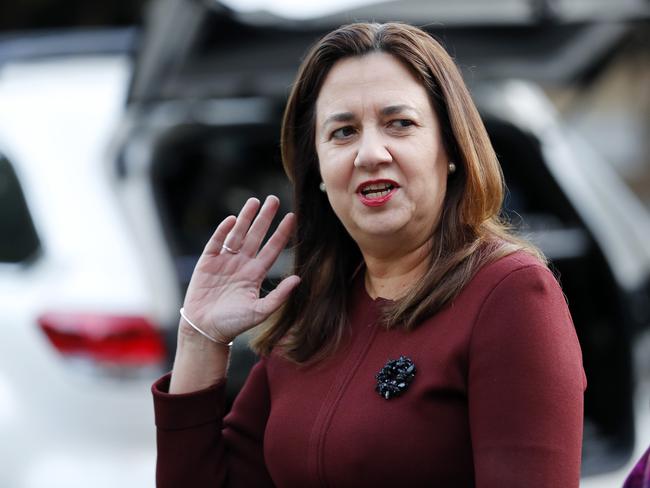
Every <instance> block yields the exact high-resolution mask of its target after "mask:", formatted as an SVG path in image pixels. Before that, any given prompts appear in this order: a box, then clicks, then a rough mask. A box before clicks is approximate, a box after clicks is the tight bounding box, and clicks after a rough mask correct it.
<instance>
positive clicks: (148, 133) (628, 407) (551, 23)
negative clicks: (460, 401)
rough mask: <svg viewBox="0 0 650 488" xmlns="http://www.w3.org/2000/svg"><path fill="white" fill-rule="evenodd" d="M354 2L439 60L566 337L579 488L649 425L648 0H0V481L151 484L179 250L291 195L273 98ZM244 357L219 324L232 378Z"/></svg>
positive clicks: (627, 451)
mask: <svg viewBox="0 0 650 488" xmlns="http://www.w3.org/2000/svg"><path fill="white" fill-rule="evenodd" d="M355 20H375V21H379V22H381V21H390V20H400V21H405V22H409V23H412V24H415V25H418V26H421V27H424V28H425V29H427V30H428V31H429V32H430V33H431V34H432V35H434V36H436V37H437V38H438V39H439V40H440V41H441V42H442V43H443V44H444V45H445V46H446V47H447V49H448V50H449V51H450V52H451V53H452V54H453V56H454V57H455V58H456V60H457V62H458V64H459V66H460V67H461V69H462V71H463V73H464V76H465V79H466V81H467V83H468V85H469V87H470V89H471V91H472V94H473V96H474V98H475V100H476V102H477V105H478V106H479V109H480V111H481V113H482V116H483V118H484V120H485V123H486V126H487V128H488V132H489V133H490V137H491V139H492V142H493V144H494V146H495V148H496V151H497V153H498V155H499V158H500V161H501V163H502V166H503V169H504V174H505V177H506V181H507V185H508V195H507V198H506V205H505V212H506V214H507V216H508V217H509V218H510V219H511V221H512V222H513V224H515V225H516V227H517V229H518V231H519V232H521V233H522V234H524V235H526V236H528V237H529V238H530V239H532V240H533V241H534V242H536V243H537V244H538V245H539V246H540V247H541V248H542V250H543V251H544V252H545V253H546V254H547V255H548V256H549V258H550V259H551V261H552V266H553V269H554V270H555V272H556V274H557V275H558V277H559V279H560V281H561V282H562V286H563V288H564V291H565V294H566V296H567V299H568V301H569V306H570V308H571V312H572V315H573V318H574V322H575V325H576V329H577V331H578V335H579V338H580V341H581V345H582V349H583V354H584V364H585V369H586V372H587V377H588V381H589V386H588V389H587V392H586V404H585V434H584V443H583V482H582V486H584V487H591V488H596V487H617V486H620V485H621V483H622V481H623V479H624V477H625V475H626V473H627V472H628V471H629V470H630V469H631V466H632V464H633V463H634V461H635V460H636V459H637V458H638V457H640V455H641V453H642V452H643V451H644V450H645V449H646V448H647V447H648V445H650V329H649V327H648V326H649V324H650V213H649V212H650V2H648V1H647V0H617V1H616V2H613V1H611V0H493V1H490V2H485V1H483V0H456V1H454V2H447V1H443V0H430V1H425V0H403V1H380V2H378V1H374V2H373V1H370V0H366V1H363V0H355V1H351V0H348V1H346V2H343V1H334V0H329V1H328V2H321V1H313V2H305V1H293V0H284V1H282V0H273V1H261V0H260V1H256V0H228V1H222V2H219V1H215V0H213V1H207V0H206V1H202V0H149V1H143V0H129V1H126V0H120V1H117V0H113V1H111V2H108V1H103V2H102V1H98V2H81V1H77V0H74V1H68V2H65V3H64V2H61V1H58V0H20V1H19V2H4V3H3V4H2V5H1V6H0V331H2V335H1V340H0V438H2V443H0V486H2V487H9V488H44V487H48V488H51V487H66V488H71V487H72V488H75V487H87V486H95V487H104V486H105V487H117V486H119V487H126V488H128V487H145V486H151V487H153V486H154V472H153V470H154V463H155V431H154V426H153V415H152V406H151V398H150V393H149V388H150V384H151V382H152V381H153V380H154V379H155V378H156V377H157V376H158V375H160V374H162V373H163V372H164V371H166V370H167V369H168V368H169V367H170V364H171V358H172V357H173V352H174V351H173V349H174V342H175V329H176V326H177V324H178V308H179V306H180V304H181V302H182V297H183V294H184V290H185V287H186V286H187V283H188V281H189V277H190V275H191V271H192V269H193V266H194V263H195V262H196V259H197V258H198V255H199V253H200V252H201V249H202V247H203V244H204V242H205V241H206V240H207V238H208V237H209V235H210V234H211V232H212V230H213V228H214V226H215V225H216V224H217V223H218V222H219V221H220V220H221V219H222V218H223V217H225V216H226V215H228V214H230V213H233V212H236V211H237V210H238V208H239V207H240V205H241V204H242V203H243V202H244V201H245V199H246V198H248V197H249V196H251V195H255V196H258V197H263V196H265V195H267V194H269V193H274V194H276V195H278V196H280V198H281V201H282V205H283V209H282V210H283V211H288V210H289V209H290V208H291V189H290V187H289V184H288V182H287V181H286V178H285V176H284V173H283V172H282V166H281V161H280V156H279V126H280V119H281V114H282V110H283V106H284V102H285V100H286V96H287V94H288V91H289V89H290V86H291V83H292V81H293V77H294V75H295V72H296V69H297V66H298V63H299V61H300V59H301V58H302V56H303V55H304V53H305V51H306V49H307V48H308V46H309V45H310V44H311V43H312V42H314V41H315V40H316V39H317V38H318V37H320V36H321V35H323V34H324V33H325V32H327V31H329V30H331V29H333V28H335V27H337V26H338V25H340V24H343V23H347V22H351V21H355ZM289 262H290V256H289V255H287V254H285V255H283V256H281V259H280V260H279V262H278V263H277V265H276V266H275V267H274V269H273V270H272V271H271V273H270V276H269V282H268V283H267V286H272V285H273V283H274V281H276V280H277V279H278V278H279V277H280V276H281V275H282V274H283V273H284V272H285V271H286V270H287V266H288V263H289ZM254 361H255V358H254V357H253V356H252V354H251V353H250V351H249V350H248V349H247V347H246V337H242V338H239V339H238V340H237V341H236V343H235V347H234V350H233V362H232V368H231V369H232V373H231V380H230V383H229V388H230V391H229V395H230V398H232V396H233V395H234V394H235V393H236V392H237V390H238V388H239V386H240V385H241V383H242V381H243V380H244V379H245V377H246V374H247V372H248V369H249V368H250V366H251V364H252V363H253V362H254Z"/></svg>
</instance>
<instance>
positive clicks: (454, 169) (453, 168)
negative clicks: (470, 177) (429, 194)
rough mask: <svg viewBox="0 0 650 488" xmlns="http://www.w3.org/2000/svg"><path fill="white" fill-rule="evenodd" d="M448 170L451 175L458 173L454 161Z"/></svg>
mask: <svg viewBox="0 0 650 488" xmlns="http://www.w3.org/2000/svg"><path fill="white" fill-rule="evenodd" d="M447 168H448V171H449V174H452V173H455V172H456V163H453V162H452V161H450V162H449V165H448V166H447Z"/></svg>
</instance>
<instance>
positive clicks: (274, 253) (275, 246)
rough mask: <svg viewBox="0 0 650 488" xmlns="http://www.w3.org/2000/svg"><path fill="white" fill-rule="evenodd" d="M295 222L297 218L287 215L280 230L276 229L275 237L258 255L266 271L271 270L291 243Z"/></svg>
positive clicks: (272, 237) (279, 227)
mask: <svg viewBox="0 0 650 488" xmlns="http://www.w3.org/2000/svg"><path fill="white" fill-rule="evenodd" d="M295 222H296V216H295V215H294V214H292V213H288V214H287V215H285V216H284V218H283V219H282V221H281V222H280V224H279V225H278V228H277V229H275V232H274V233H273V235H272V236H271V237H270V238H269V240H268V241H267V242H266V244H265V245H264V247H263V248H262V249H261V251H260V252H259V254H258V255H257V259H258V260H259V261H261V263H262V265H263V266H264V267H265V268H266V269H270V268H271V266H272V265H273V263H274V262H275V260H276V259H277V258H278V256H279V255H280V253H281V252H282V250H283V249H284V248H285V246H286V245H287V242H289V239H290V238H291V234H292V232H293V227H294V225H295Z"/></svg>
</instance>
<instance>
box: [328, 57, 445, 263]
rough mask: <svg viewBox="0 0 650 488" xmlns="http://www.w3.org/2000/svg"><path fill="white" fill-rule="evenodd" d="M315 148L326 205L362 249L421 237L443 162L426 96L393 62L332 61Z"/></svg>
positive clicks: (437, 199)
mask: <svg viewBox="0 0 650 488" xmlns="http://www.w3.org/2000/svg"><path fill="white" fill-rule="evenodd" d="M316 151H317V154H318V160H319V165H320V172H321V177H322V179H323V182H324V183H325V187H326V189H327V197H328V199H329V202H330V204H331V205H332V208H333V209H334V212H335V213H336V215H337V216H338V218H339V219H340V220H341V222H342V223H343V225H344V226H345V228H346V229H347V230H348V232H349V233H350V235H351V236H352V238H353V239H354V240H355V241H356V242H357V243H358V244H359V245H360V247H361V249H362V251H363V250H364V248H365V247H367V246H377V245H380V246H381V245H383V246H386V245H389V246H390V245H399V246H403V247H405V248H406V247H413V248H415V247H418V246H420V245H422V244H423V243H424V242H425V241H427V240H428V239H429V237H430V235H431V232H432V231H433V229H434V226H435V224H436V222H437V221H438V219H439V216H440V211H441V208H442V203H443V200H444V197H445V191H446V188H447V168H448V161H447V156H446V154H445V150H444V148H443V144H442V140H441V137H440V128H439V125H438V120H437V118H436V115H435V113H434V110H433V107H432V105H431V102H430V100H429V96H428V95H427V92H426V90H425V88H424V87H423V86H422V85H421V84H420V83H419V82H418V80H417V79H416V78H415V77H414V76H413V75H412V74H411V72H410V71H409V69H408V68H407V67H406V66H405V65H404V64H402V63H401V62H400V61H399V60H398V59H397V58H395V57H393V56H392V55H390V54H386V53H372V54H368V55H365V56H361V57H351V58H345V59H342V60H340V61H338V62H337V63H336V64H334V66H333V67H332V69H331V70H330V72H329V73H328V75H327V77H326V78H325V81H324V83H323V86H322V88H321V90H320V93H319V95H318V99H317V101H316Z"/></svg>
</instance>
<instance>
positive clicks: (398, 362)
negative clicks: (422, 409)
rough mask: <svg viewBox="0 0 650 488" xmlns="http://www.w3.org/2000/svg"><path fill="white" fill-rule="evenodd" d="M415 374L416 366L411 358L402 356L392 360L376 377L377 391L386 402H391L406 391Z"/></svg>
mask: <svg viewBox="0 0 650 488" xmlns="http://www.w3.org/2000/svg"><path fill="white" fill-rule="evenodd" d="M415 373H416V369H415V364H414V363H413V361H412V360H411V358H407V357H406V356H400V357H399V359H391V360H389V361H388V362H387V363H386V364H385V365H384V367H383V368H381V370H380V371H379V373H377V375H376V376H375V378H377V386H376V387H375V390H376V391H377V393H379V394H380V395H381V396H382V397H384V398H385V399H386V400H390V399H391V398H393V397H396V396H399V395H401V394H402V393H404V391H406V389H407V388H408V386H409V384H410V383H411V381H412V380H413V378H414V377H415Z"/></svg>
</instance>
